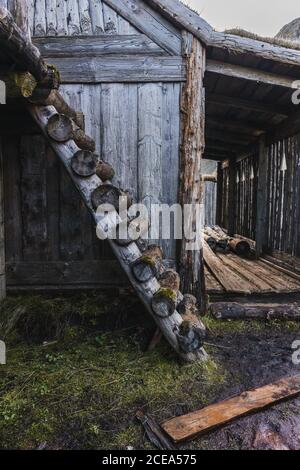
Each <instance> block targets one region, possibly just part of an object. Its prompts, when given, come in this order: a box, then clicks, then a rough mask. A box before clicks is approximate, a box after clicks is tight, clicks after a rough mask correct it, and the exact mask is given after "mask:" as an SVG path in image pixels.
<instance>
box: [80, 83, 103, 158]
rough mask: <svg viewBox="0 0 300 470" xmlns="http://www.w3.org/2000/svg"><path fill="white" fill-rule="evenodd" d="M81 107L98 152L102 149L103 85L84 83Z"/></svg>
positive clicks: (88, 131) (86, 125) (86, 126)
mask: <svg viewBox="0 0 300 470" xmlns="http://www.w3.org/2000/svg"><path fill="white" fill-rule="evenodd" d="M80 98H81V99H80V107H79V108H76V109H78V110H81V111H82V112H83V114H84V116H85V131H86V133H87V135H90V136H91V137H92V138H93V139H94V141H95V144H96V152H97V153H98V154H99V155H100V151H101V129H100V114H101V113H100V104H101V85H83V87H82V90H81V94H80Z"/></svg>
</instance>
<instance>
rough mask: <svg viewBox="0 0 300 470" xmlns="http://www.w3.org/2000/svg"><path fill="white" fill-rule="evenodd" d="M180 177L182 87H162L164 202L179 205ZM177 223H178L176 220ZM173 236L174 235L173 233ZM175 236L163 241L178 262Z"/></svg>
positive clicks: (166, 85)
mask: <svg viewBox="0 0 300 470" xmlns="http://www.w3.org/2000/svg"><path fill="white" fill-rule="evenodd" d="M179 176H180V85H179V84H171V83H170V84H163V86H162V190H163V192H162V202H163V203H164V204H168V205H170V206H171V205H173V204H177V202H178V196H179ZM175 223H177V221H176V220H175ZM171 235H172V233H171ZM177 243H178V241H177V240H174V234H173V235H172V238H171V240H163V241H162V248H163V251H164V254H165V257H166V258H167V259H172V260H174V261H175V260H176V245H177Z"/></svg>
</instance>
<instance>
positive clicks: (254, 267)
mask: <svg viewBox="0 0 300 470" xmlns="http://www.w3.org/2000/svg"><path fill="white" fill-rule="evenodd" d="M244 263H245V264H246V265H247V269H249V271H251V272H252V273H253V274H255V275H256V276H257V277H258V278H260V279H263V280H265V282H267V283H268V284H270V285H271V286H272V288H273V289H274V291H276V292H280V293H289V292H297V290H298V289H299V288H298V287H297V285H296V284H294V282H296V281H294V280H292V279H291V278H286V276H285V275H281V273H280V272H278V271H276V269H274V270H273V269H271V267H269V266H267V265H266V264H264V263H263V262H261V261H256V260H255V261H250V260H246V259H245V260H244Z"/></svg>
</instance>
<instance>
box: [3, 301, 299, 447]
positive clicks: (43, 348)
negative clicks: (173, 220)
mask: <svg viewBox="0 0 300 470" xmlns="http://www.w3.org/2000/svg"><path fill="white" fill-rule="evenodd" d="M20 306H22V307H25V308H26V314H24V313H23V314H22V315H21V322H20V323H19V321H20V319H15V321H13V322H12V323H13V325H14V327H15V328H13V329H12V328H10V330H9V329H7V325H8V324H9V320H10V319H11V318H12V314H13V312H15V311H16V309H17V308H19V307H20ZM133 313H136V316H135V317H134V319H133V321H132V323H131V324H130V323H129V322H130V321H131V320H132V316H133ZM44 315H46V316H47V317H48V316H49V318H50V319H52V321H53V322H54V321H56V322H57V323H55V324H58V325H59V328H58V329H56V328H55V329H54V330H52V328H50V330H49V331H54V332H57V331H58V333H59V334H58V335H57V336H56V339H55V341H54V342H52V343H50V344H46V345H45V344H43V341H44V336H45V335H42V337H41V338H39V335H38V334H36V335H35V340H34V342H32V341H29V339H30V336H29V335H30V331H29V324H30V325H31V326H32V327H34V328H33V330H34V331H37V332H40V331H41V330H42V327H41V325H45V322H44V318H43V316H44ZM29 318H30V323H26V319H27V320H28V319H29ZM147 318H148V317H147V316H144V315H141V306H140V304H137V303H136V299H133V298H132V296H125V297H121V298H114V297H113V296H112V295H111V294H110V296H109V297H106V298H105V296H104V295H99V294H94V295H84V294H81V295H72V296H70V297H63V296H57V297H54V298H43V297H42V296H25V297H24V296H23V297H15V298H9V299H7V300H6V301H5V302H4V303H2V305H1V307H0V326H1V328H2V329H1V328H0V338H1V331H2V332H3V331H6V342H7V349H8V353H7V365H6V366H1V367H0V442H1V448H3V449H11V448H17V449H35V448H37V447H38V446H40V445H41V444H45V443H46V448H49V449H52V448H53V449H118V448H121V449H125V448H126V447H127V446H132V447H134V448H136V449H141V448H144V449H145V448H147V449H151V448H152V446H151V444H149V442H148V441H147V440H145V438H144V430H143V429H142V427H141V425H140V424H139V423H137V422H136V421H135V415H136V412H137V411H138V410H140V409H143V410H144V411H145V412H146V413H149V414H150V415H151V416H153V417H154V419H156V420H157V422H162V421H163V420H165V419H167V418H170V417H172V416H174V415H180V414H183V413H187V412H190V411H193V410H195V409H199V408H201V407H202V406H204V405H207V404H209V403H211V402H214V401H215V400H217V399H218V398H219V397H220V395H221V393H223V392H224V390H226V389H227V388H228V387H230V386H232V380H233V378H232V375H231V372H230V370H229V371H228V372H227V367H226V361H223V359H222V358H220V359H218V360H216V355H215V351H216V350H215V349H214V348H213V347H211V348H210V346H208V348H207V349H208V351H209V352H210V358H209V359H208V361H207V362H205V363H200V362H195V363H192V364H185V363H181V362H180V361H179V360H178V357H177V356H176V354H175V353H173V352H172V350H171V349H170V347H169V345H168V344H167V343H166V342H164V341H162V342H161V343H160V344H159V345H158V346H157V348H156V349H155V350H154V351H152V352H144V351H145V349H146V348H145V346H146V345H147V344H148V341H149V337H150V336H151V335H150V334H149V332H148V331H147V329H145V320H147ZM28 321H29V320H28ZM138 321H140V323H139V322H138ZM204 321H205V323H206V324H207V326H208V328H209V330H210V331H211V334H212V335H215V334H218V333H219V332H220V333H222V335H226V334H227V335H228V336H230V338H231V337H232V331H235V332H236V334H238V333H239V332H241V333H243V332H244V331H256V328H262V329H263V330H262V331H264V329H266V330H267V328H275V330H276V329H277V328H278V330H279V328H287V329H291V331H294V330H293V328H294V327H295V324H286V323H285V324H283V323H282V322H281V323H280V322H278V325H277V323H270V324H266V325H265V324H264V322H262V323H259V324H258V323H253V322H224V321H219V320H214V319H213V318H211V317H205V318H204ZM40 322H41V324H39V323H40ZM24 325H25V326H26V325H27V326H26V328H27V329H28V331H27V332H26V333H25V334H24V332H23V331H22V327H24ZM11 326H12V325H11V324H10V327H11ZM46 326H47V325H46ZM152 327H153V324H152V323H151V328H152ZM233 329H234V330H233ZM247 329H248V330H247ZM297 329H298V331H299V330H300V325H297ZM151 333H152V330H151ZM55 334H56V333H55ZM53 335H54V334H53ZM48 336H49V335H48ZM54 336H55V335H54ZM1 339H2V338H1ZM52 339H53V338H52ZM218 357H220V356H219V355H218ZM234 380H236V381H237V383H238V380H239V379H238V378H237V372H236V371H234ZM195 445H196V446H197V445H199V448H205V445H206V444H205V440H201V443H200V441H199V444H198V441H197V442H196V443H195Z"/></svg>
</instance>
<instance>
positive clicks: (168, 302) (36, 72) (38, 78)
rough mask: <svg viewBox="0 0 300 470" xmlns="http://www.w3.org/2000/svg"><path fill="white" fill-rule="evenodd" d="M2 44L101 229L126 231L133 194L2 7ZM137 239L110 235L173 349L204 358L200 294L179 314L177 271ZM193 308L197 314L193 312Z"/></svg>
mask: <svg viewBox="0 0 300 470" xmlns="http://www.w3.org/2000/svg"><path fill="white" fill-rule="evenodd" d="M24 24H27V22H26V21H24ZM0 43H1V45H3V47H4V48H5V51H6V53H7V54H8V55H9V56H10V57H11V59H12V60H13V61H14V63H15V64H16V65H17V66H18V68H19V69H20V71H21V72H22V73H28V74H31V76H32V77H33V80H34V81H35V82H34V85H35V86H32V90H30V92H28V93H27V94H28V97H27V98H30V101H29V100H28V110H29V112H30V114H31V115H32V117H33V119H34V120H35V122H36V123H37V124H38V126H39V127H40V128H41V130H42V131H43V133H44V135H45V137H46V138H47V140H48V141H49V143H50V145H51V147H52V148H53V150H54V152H55V153H56V154H57V156H58V157H59V158H60V160H61V162H62V163H63V165H64V166H65V168H66V170H67V172H68V173H69V175H70V177H71V179H72V181H73V183H74V184H75V186H76V188H77V190H78V191H79V193H80V195H81V197H82V199H83V201H84V202H85V204H86V206H87V208H88V209H89V211H90V212H91V214H92V216H93V219H94V221H95V223H96V224H97V228H100V229H101V231H102V232H106V231H108V232H109V231H110V230H111V229H113V228H115V229H116V231H117V232H118V229H119V233H120V234H121V230H120V228H121V225H120V223H121V224H126V225H129V224H130V225H132V224H133V226H134V221H133V220H131V219H130V218H129V216H126V217H127V218H126V219H125V220H121V222H120V220H119V219H120V217H119V219H118V217H116V216H115V215H116V214H115V212H118V208H119V198H120V197H124V198H126V201H127V207H130V206H131V205H132V203H133V199H132V197H131V196H130V195H129V194H128V193H127V192H125V191H123V190H122V189H121V188H119V187H117V186H115V185H114V184H113V178H114V169H113V168H112V167H111V166H110V165H109V164H108V163H106V162H103V161H101V160H100V158H99V157H98V156H97V155H96V154H95V153H94V152H95V142H94V141H93V139H91V138H90V137H89V136H87V135H86V134H85V132H84V129H83V125H82V121H81V120H80V119H79V118H78V113H76V111H74V110H73V109H72V108H71V107H70V106H69V105H68V104H67V103H66V102H65V101H64V99H63V98H62V96H61V95H60V94H59V92H58V88H59V73H58V72H57V71H56V70H55V69H54V68H53V67H51V66H49V65H47V64H46V63H45V62H44V60H43V59H42V57H41V54H40V52H39V50H38V49H37V48H36V47H34V46H33V45H32V43H31V40H30V37H28V31H22V30H21V29H20V28H19V27H18V26H17V25H16V24H15V23H14V20H13V17H12V15H11V14H10V13H9V12H7V11H6V10H5V9H3V8H0ZM102 204H110V205H111V206H112V207H113V208H114V211H112V213H110V212H109V214H108V215H107V214H105V217H102V215H101V214H100V215H99V212H98V211H97V209H98V207H99V206H100V205H102ZM116 220H117V221H118V222H117V223H118V224H119V225H117V226H116ZM136 227H137V228H138V231H139V233H140V237H141V236H142V235H143V233H144V232H145V230H148V223H147V222H146V221H142V220H140V219H137V221H136ZM133 232H134V230H133ZM133 238H134V237H133V236H132V237H131V236H129V237H128V238H127V239H126V240H125V239H123V238H122V237H121V236H119V238H117V240H113V239H109V244H110V246H111V248H112V249H113V252H114V253H115V255H116V257H117V258H118V260H119V262H120V264H121V266H122V268H123V269H124V271H125V273H126V274H127V276H128V278H129V280H130V282H131V284H132V286H133V287H134V288H135V290H136V292H137V294H138V295H139V297H140V299H141V300H142V302H143V303H144V305H145V306H146V308H147V310H148V311H149V313H150V314H151V316H152V317H153V319H154V320H155V322H156V324H157V326H158V327H159V328H160V330H161V331H162V333H163V334H164V336H165V338H166V339H167V340H168V342H169V343H170V345H171V346H172V347H173V349H174V350H175V351H176V352H177V353H178V354H179V355H180V356H181V357H182V358H183V359H184V360H186V361H194V360H199V359H200V360H205V359H206V358H207V354H206V352H205V350H204V349H203V338H204V336H205V328H204V326H203V325H202V323H200V320H199V321H198V320H197V317H196V315H195V308H196V307H195V306H196V302H197V301H196V299H194V300H193V301H191V300H190V304H189V305H190V307H188V306H186V307H183V306H181V309H182V312H183V316H182V315H180V314H179V313H178V310H177V307H178V306H179V305H180V303H181V302H182V300H183V299H184V297H183V295H182V294H181V292H180V277H179V275H178V273H177V272H175V271H172V270H169V269H164V267H163V262H162V258H163V254H162V252H161V250H160V249H159V248H158V247H149V248H148V249H147V250H146V251H145V252H144V253H143V252H141V250H140V248H139V245H138V243H136V240H134V239H133ZM187 305H188V304H187ZM191 305H193V308H192V306H191ZM192 310H193V312H194V315H193V317H191V316H190V315H189V313H190V311H192ZM188 312H189V313H188Z"/></svg>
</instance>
